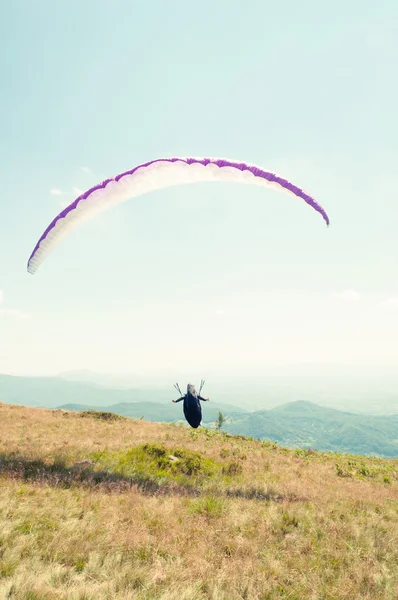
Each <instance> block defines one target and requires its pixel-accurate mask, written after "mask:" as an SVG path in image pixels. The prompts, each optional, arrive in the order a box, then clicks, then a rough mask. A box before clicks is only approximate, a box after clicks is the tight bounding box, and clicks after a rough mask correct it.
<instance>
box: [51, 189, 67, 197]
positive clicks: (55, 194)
mask: <svg viewBox="0 0 398 600" xmlns="http://www.w3.org/2000/svg"><path fill="white" fill-rule="evenodd" d="M50 194H51V195H52V196H63V195H64V192H63V191H62V190H57V189H52V190H50Z"/></svg>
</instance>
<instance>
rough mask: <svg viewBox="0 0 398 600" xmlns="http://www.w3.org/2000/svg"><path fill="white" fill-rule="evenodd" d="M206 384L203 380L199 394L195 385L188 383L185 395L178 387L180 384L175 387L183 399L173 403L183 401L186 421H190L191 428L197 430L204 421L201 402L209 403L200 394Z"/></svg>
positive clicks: (207, 399)
mask: <svg viewBox="0 0 398 600" xmlns="http://www.w3.org/2000/svg"><path fill="white" fill-rule="evenodd" d="M204 383H205V382H204V381H203V379H202V381H201V383H200V388H199V392H197V391H196V389H195V386H194V385H193V383H188V385H187V393H186V394H183V393H182V392H181V390H180V386H179V385H178V383H176V384H175V385H174V387H175V389H176V390H177V392H178V393H179V394H180V396H181V397H180V398H178V400H172V402H181V400H183V401H184V404H183V409H184V416H185V418H186V420H187V421H188V423H189V424H190V426H191V427H193V428H194V429H197V428H198V427H199V425H200V423H201V421H202V407H201V404H200V401H201V400H202V401H203V402H208V401H209V398H203V397H202V396H201V395H200V392H201V391H202V388H203V386H204Z"/></svg>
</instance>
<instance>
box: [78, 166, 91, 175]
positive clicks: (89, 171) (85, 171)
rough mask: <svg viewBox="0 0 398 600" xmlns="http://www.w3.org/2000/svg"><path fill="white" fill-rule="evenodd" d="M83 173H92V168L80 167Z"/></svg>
mask: <svg viewBox="0 0 398 600" xmlns="http://www.w3.org/2000/svg"><path fill="white" fill-rule="evenodd" d="M80 168H81V170H82V171H83V173H87V175H93V172H92V170H91V169H90V168H89V167H80Z"/></svg>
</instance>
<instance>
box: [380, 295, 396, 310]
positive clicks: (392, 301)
mask: <svg viewBox="0 0 398 600" xmlns="http://www.w3.org/2000/svg"><path fill="white" fill-rule="evenodd" d="M380 306H381V307H383V308H384V307H387V308H398V296H391V298H386V300H383V302H381V303H380Z"/></svg>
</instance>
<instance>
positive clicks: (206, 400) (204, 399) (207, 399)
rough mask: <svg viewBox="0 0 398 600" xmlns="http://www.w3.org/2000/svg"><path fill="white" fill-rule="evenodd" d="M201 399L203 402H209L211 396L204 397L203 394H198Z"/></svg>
mask: <svg viewBox="0 0 398 600" xmlns="http://www.w3.org/2000/svg"><path fill="white" fill-rule="evenodd" d="M198 398H199V400H202V401H203V402H208V401H209V400H210V398H202V396H198Z"/></svg>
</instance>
